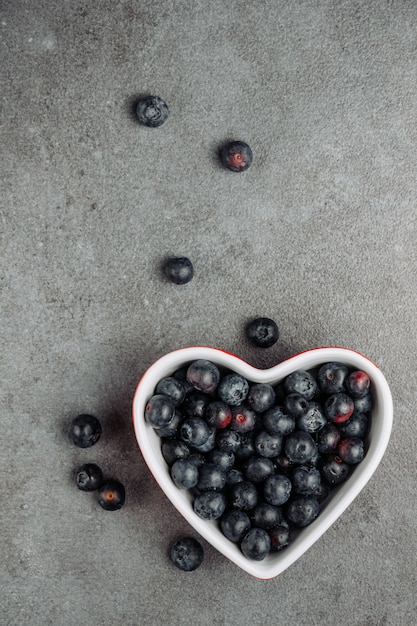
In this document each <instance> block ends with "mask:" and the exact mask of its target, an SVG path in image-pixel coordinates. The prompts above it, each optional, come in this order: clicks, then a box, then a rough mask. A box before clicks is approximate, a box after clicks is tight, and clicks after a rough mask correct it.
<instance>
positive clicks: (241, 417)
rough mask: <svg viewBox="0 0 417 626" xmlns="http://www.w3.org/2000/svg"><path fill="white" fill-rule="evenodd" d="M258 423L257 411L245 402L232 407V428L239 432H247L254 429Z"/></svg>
mask: <svg viewBox="0 0 417 626" xmlns="http://www.w3.org/2000/svg"><path fill="white" fill-rule="evenodd" d="M255 424H256V413H255V411H252V409H249V408H248V407H247V406H245V405H244V404H241V405H239V406H234V407H232V419H231V422H230V428H231V429H232V430H235V431H237V432H238V433H247V432H249V431H251V430H253V428H254V426H255Z"/></svg>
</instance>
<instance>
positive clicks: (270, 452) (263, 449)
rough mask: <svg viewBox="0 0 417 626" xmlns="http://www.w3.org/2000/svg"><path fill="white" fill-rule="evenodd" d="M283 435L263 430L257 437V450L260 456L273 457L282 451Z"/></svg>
mask: <svg viewBox="0 0 417 626" xmlns="http://www.w3.org/2000/svg"><path fill="white" fill-rule="evenodd" d="M281 446H282V437H281V435H271V434H270V433H269V432H268V431H267V430H261V431H260V432H259V433H258V434H257V435H256V437H255V450H256V452H257V453H258V454H259V455H260V456H265V457H267V458H269V459H270V458H272V457H274V456H278V454H279V453H280V452H281Z"/></svg>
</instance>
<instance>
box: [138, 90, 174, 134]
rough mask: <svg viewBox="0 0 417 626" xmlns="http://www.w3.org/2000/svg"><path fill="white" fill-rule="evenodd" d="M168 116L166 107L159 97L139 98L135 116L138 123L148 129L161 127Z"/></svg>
mask: <svg viewBox="0 0 417 626" xmlns="http://www.w3.org/2000/svg"><path fill="white" fill-rule="evenodd" d="M168 115H169V109H168V105H167V103H166V102H164V100H162V98H160V97H159V96H148V97H146V98H141V99H140V100H139V102H138V104H137V107H136V116H137V118H138V120H139V122H140V123H141V124H144V125H145V126H148V127H149V128H158V127H159V126H162V124H163V123H164V122H165V121H166V120H167V118H168Z"/></svg>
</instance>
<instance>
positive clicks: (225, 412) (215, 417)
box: [205, 400, 232, 429]
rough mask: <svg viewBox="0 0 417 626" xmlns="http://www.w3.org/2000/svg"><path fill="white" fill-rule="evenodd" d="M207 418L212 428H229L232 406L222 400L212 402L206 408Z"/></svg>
mask: <svg viewBox="0 0 417 626" xmlns="http://www.w3.org/2000/svg"><path fill="white" fill-rule="evenodd" d="M205 418H206V421H207V423H208V424H210V426H214V427H215V428H219V429H223V428H226V427H227V426H229V424H230V421H231V419H232V411H231V409H230V406H229V405H228V404H226V403H225V402H222V401H221V400H216V401H214V402H210V404H209V405H208V406H207V408H206V413H205Z"/></svg>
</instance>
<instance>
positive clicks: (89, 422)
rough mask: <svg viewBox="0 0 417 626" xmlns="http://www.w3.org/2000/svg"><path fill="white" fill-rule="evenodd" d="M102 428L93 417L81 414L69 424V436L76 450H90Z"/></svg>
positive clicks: (98, 437) (99, 435)
mask: <svg viewBox="0 0 417 626" xmlns="http://www.w3.org/2000/svg"><path fill="white" fill-rule="evenodd" d="M101 433H102V428H101V424H100V422H99V420H98V419H97V418H96V417H94V415H88V414H86V413H83V414H82V415H77V417H74V419H73V420H72V422H71V425H70V429H69V435H70V438H71V439H72V441H73V443H74V444H75V445H76V446H77V447H78V448H91V446H93V445H94V444H96V443H97V441H98V440H99V439H100V437H101Z"/></svg>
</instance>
